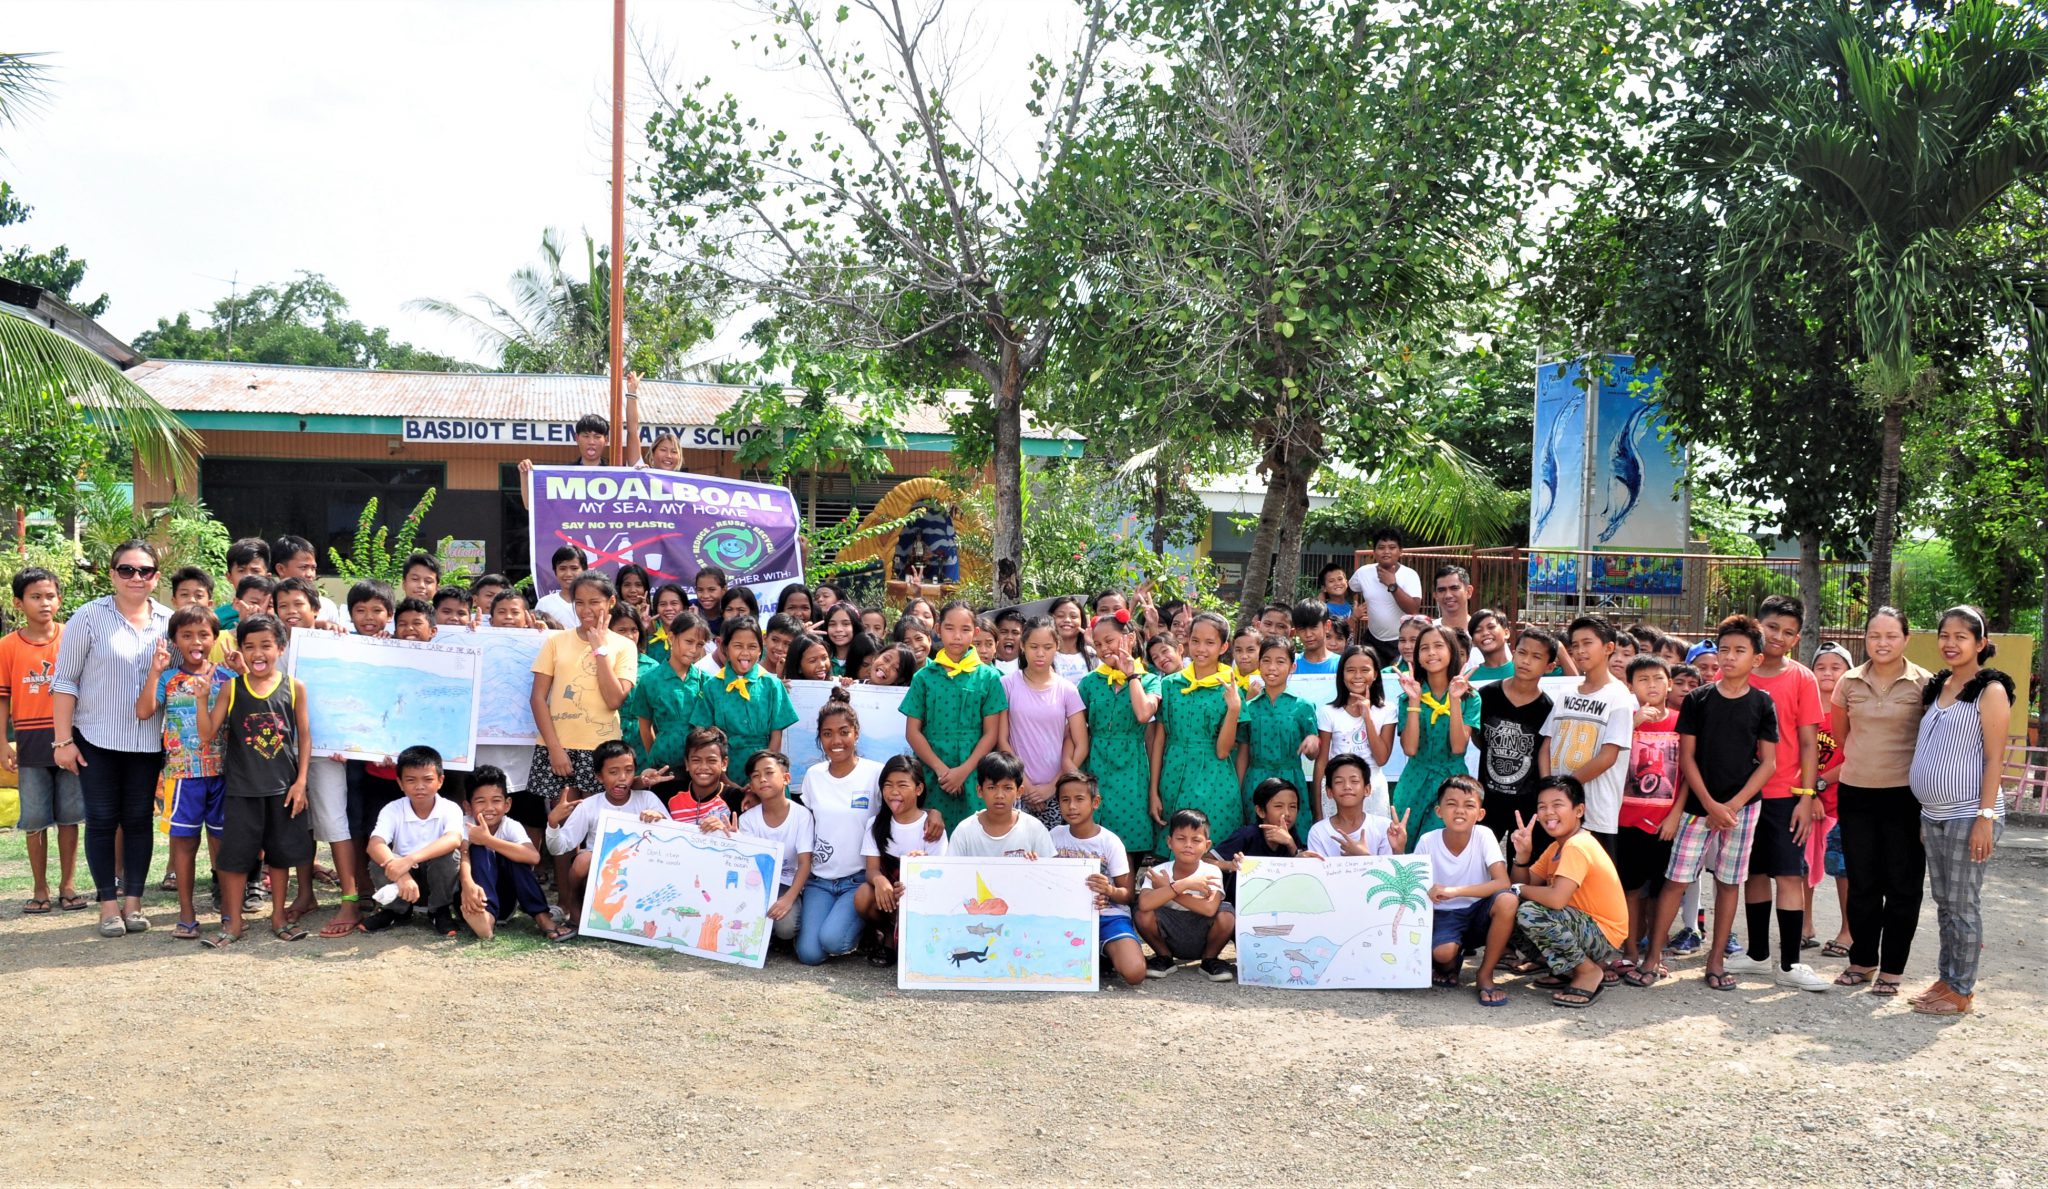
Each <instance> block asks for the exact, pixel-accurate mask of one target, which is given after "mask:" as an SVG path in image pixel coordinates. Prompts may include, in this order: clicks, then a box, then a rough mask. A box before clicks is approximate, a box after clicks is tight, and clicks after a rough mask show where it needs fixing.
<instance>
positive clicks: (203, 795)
mask: <svg viewBox="0 0 2048 1189" xmlns="http://www.w3.org/2000/svg"><path fill="white" fill-rule="evenodd" d="M164 784H165V785H166V787H168V789H169V790H170V798H171V803H170V804H169V805H167V806H165V807H164V816H165V817H166V818H168V819H169V820H170V823H171V837H173V838H197V837H199V827H201V826H205V827H206V828H207V829H208V830H211V831H212V832H213V834H214V836H215V837H219V836H220V832H221V829H222V827H224V826H225V825H226V824H227V787H228V781H227V777H225V776H187V777H184V778H183V779H180V780H167V781H165V782H164Z"/></svg>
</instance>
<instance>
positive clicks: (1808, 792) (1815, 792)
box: [1792, 789, 1820, 797]
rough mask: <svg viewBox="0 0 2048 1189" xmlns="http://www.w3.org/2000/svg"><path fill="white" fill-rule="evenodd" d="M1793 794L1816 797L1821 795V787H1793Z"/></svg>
mask: <svg viewBox="0 0 2048 1189" xmlns="http://www.w3.org/2000/svg"><path fill="white" fill-rule="evenodd" d="M1792 795H1793V796H1795V797H1816V796H1819V795H1820V790H1819V789H1793V790H1792Z"/></svg>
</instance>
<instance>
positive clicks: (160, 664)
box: [149, 640, 171, 677]
mask: <svg viewBox="0 0 2048 1189" xmlns="http://www.w3.org/2000/svg"><path fill="white" fill-rule="evenodd" d="M170 667H171V646H170V644H169V643H167V642H165V641H163V640H158V641H157V642H156V650H155V651H154V652H151V653H150V654H149V675H150V676H151V677H161V676H163V672H164V670H165V669H168V668H170Z"/></svg>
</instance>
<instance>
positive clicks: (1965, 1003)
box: [1913, 991, 1970, 1016]
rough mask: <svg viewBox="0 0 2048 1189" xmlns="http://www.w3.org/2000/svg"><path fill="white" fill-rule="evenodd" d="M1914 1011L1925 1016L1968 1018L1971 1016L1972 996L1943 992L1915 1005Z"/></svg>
mask: <svg viewBox="0 0 2048 1189" xmlns="http://www.w3.org/2000/svg"><path fill="white" fill-rule="evenodd" d="M1913 1010H1914V1011H1915V1012H1918V1013H1919V1014H1921V1015H1923V1016H1967V1015H1969V1014H1970V996H1968V995H1958V994H1956V993H1955V992H1954V991H1943V992H1942V993H1941V994H1939V995H1937V996H1935V997H1934V998H1932V999H1922V1000H1921V1001H1920V1002H1918V1003H1915V1004H1914V1005H1913Z"/></svg>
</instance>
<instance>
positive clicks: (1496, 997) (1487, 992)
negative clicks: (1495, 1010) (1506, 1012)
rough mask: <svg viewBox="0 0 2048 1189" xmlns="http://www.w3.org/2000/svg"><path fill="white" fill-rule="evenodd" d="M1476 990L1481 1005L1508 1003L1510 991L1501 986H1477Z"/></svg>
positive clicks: (1503, 1004) (1491, 1005) (1495, 1005)
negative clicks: (1502, 988)
mask: <svg viewBox="0 0 2048 1189" xmlns="http://www.w3.org/2000/svg"><path fill="white" fill-rule="evenodd" d="M1474 990H1475V991H1476V992H1477V993H1478V996H1479V1006H1481V1007H1506V1006H1507V1005H1508V993H1507V992H1506V991H1503V990H1501V989H1500V988H1499V987H1477V988H1474Z"/></svg>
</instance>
